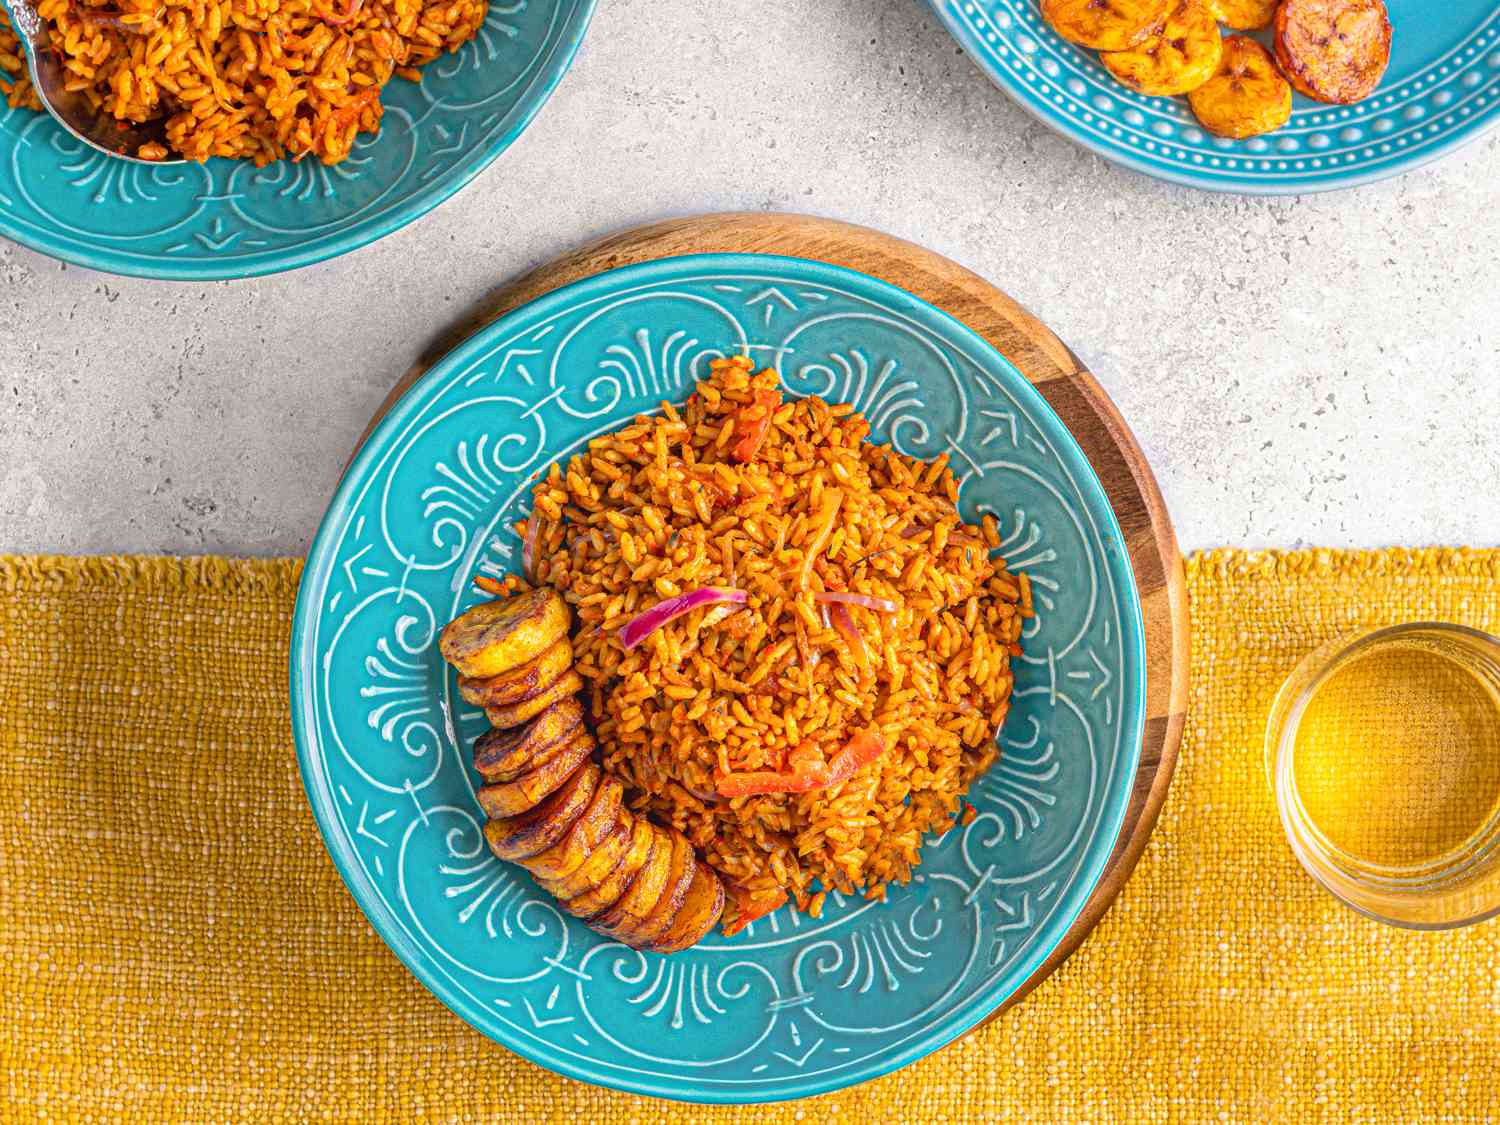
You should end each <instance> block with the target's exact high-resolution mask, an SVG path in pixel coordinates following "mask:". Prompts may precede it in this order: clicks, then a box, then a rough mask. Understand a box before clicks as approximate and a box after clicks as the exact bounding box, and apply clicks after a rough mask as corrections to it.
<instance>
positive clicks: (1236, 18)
mask: <svg viewBox="0 0 1500 1125" xmlns="http://www.w3.org/2000/svg"><path fill="white" fill-rule="evenodd" d="M1279 3H1281V0H1208V10H1209V12H1210V13H1211V14H1212V15H1213V17H1214V19H1216V20H1218V21H1219V22H1220V23H1222V24H1223V25H1224V26H1225V27H1228V28H1233V29H1234V30H1235V31H1258V30H1260V29H1261V28H1263V27H1267V26H1269V25H1270V23H1271V17H1272V16H1274V15H1275V14H1276V5H1277V4H1279Z"/></svg>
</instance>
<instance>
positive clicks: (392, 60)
mask: <svg viewBox="0 0 1500 1125" xmlns="http://www.w3.org/2000/svg"><path fill="white" fill-rule="evenodd" d="M488 9H489V0H451V2H449V3H443V2H440V0H435V2H426V0H317V2H313V0H41V4H40V7H39V11H40V13H41V15H42V17H43V18H44V19H45V20H47V22H48V33H49V39H50V45H51V47H52V49H54V50H57V51H60V52H61V53H62V55H63V60H64V66H65V67H66V69H67V72H68V74H69V81H68V88H69V89H71V90H75V91H81V92H82V93H83V94H84V95H85V96H86V97H87V98H88V99H89V101H90V102H91V103H92V104H93V105H95V106H98V107H102V108H103V109H104V110H105V111H107V112H108V113H111V114H113V115H114V116H115V117H116V118H117V119H119V120H122V121H133V122H137V123H139V122H144V121H149V120H153V119H156V118H159V117H166V118H167V125H166V135H167V145H168V148H162V146H160V145H146V146H143V148H142V149H141V151H140V152H139V153H138V154H137V155H139V156H141V157H143V158H145V159H157V160H159V159H163V158H165V157H166V156H167V155H168V154H169V153H168V149H170V150H171V151H175V152H177V153H180V154H181V155H182V156H185V157H186V158H188V159H189V160H200V161H201V160H207V159H208V158H209V157H210V156H227V157H238V158H243V159H247V160H254V161H255V162H256V163H257V164H265V163H268V162H269V161H272V160H277V159H279V158H281V157H283V156H291V157H294V158H300V157H302V156H306V155H307V154H309V153H311V154H312V155H314V156H316V157H318V158H319V159H320V160H322V161H323V162H324V163H325V164H337V163H338V162H339V161H341V160H343V159H344V158H345V157H346V156H348V155H349V149H350V147H351V146H352V145H353V144H354V140H355V137H356V136H357V135H358V134H359V133H361V132H369V133H373V132H376V131H377V130H379V128H380V118H381V114H382V112H383V107H382V106H381V104H380V91H381V88H382V87H383V86H384V85H385V84H386V82H387V81H389V80H390V78H391V76H392V75H393V74H397V75H400V76H402V77H404V78H413V79H414V78H415V77H416V72H417V68H418V67H420V66H422V65H423V64H424V63H428V62H431V61H432V60H433V59H435V58H437V57H438V56H439V55H440V54H442V53H443V52H444V51H452V50H456V49H457V48H458V47H459V46H460V45H462V44H464V43H466V42H468V41H469V40H470V39H472V38H474V36H475V35H476V34H477V33H478V31H479V27H480V25H481V24H482V23H483V22H484V18H485V14H486V12H487V11H488ZM7 75H9V80H7V79H6V76H7ZM0 91H3V92H4V93H5V95H6V97H7V98H8V100H9V101H10V104H11V105H13V106H24V107H28V108H31V109H40V108H41V104H40V102H38V100H37V97H36V92H35V90H33V89H32V86H31V80H30V78H29V77H28V76H27V74H26V70H25V64H24V60H23V57H22V54H21V50H20V47H19V44H18V43H17V41H16V37H15V34H14V32H13V31H12V29H11V26H10V24H9V22H8V21H7V20H6V19H5V17H4V13H3V12H0Z"/></svg>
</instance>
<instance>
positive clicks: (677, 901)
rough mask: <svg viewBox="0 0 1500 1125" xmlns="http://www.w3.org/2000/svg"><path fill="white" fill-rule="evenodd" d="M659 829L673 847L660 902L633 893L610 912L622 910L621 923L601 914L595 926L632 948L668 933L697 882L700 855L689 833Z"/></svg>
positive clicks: (643, 945) (642, 947)
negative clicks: (635, 900) (636, 899)
mask: <svg viewBox="0 0 1500 1125" xmlns="http://www.w3.org/2000/svg"><path fill="white" fill-rule="evenodd" d="M658 831H660V832H665V833H666V834H667V835H668V836H669V837H670V838H671V840H672V847H671V851H670V852H669V854H668V858H667V867H668V870H667V873H666V876H665V878H664V879H663V881H662V887H661V889H660V891H658V892H657V895H656V901H655V902H644V901H642V902H640V903H631V901H630V899H631V897H632V895H626V896H625V897H624V898H622V899H621V900H620V901H619V903H617V904H616V906H615V907H614V908H612V910H611V911H610V913H613V911H615V910H618V911H619V912H620V913H621V915H622V917H621V918H620V920H619V921H618V922H616V921H613V920H611V921H606V920H605V918H604V917H602V916H601V917H600V918H599V919H598V921H597V922H596V923H595V924H594V928H595V929H597V930H599V931H600V932H602V933H606V934H608V935H610V936H611V937H614V938H618V939H619V940H620V941H623V942H624V943H625V944H626V945H628V946H630V947H631V948H632V949H644V948H646V946H647V945H649V944H650V943H651V942H652V941H654V940H655V939H657V938H659V937H661V936H662V935H663V934H664V933H666V932H667V927H668V926H670V925H671V924H672V919H673V918H675V917H676V916H677V912H678V911H679V910H681V909H682V904H683V901H684V900H685V899H686V898H687V891H688V887H689V886H690V885H691V884H692V882H693V873H694V868H695V867H696V865H697V859H698V857H697V855H696V854H695V853H694V851H693V845H692V844H690V843H688V839H687V837H686V836H684V835H683V834H682V833H681V832H675V831H672V830H671V829H666V828H659V829H658ZM637 883H639V880H637ZM631 890H632V892H634V890H635V888H634V887H632V888H631Z"/></svg>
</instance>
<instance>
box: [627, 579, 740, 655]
mask: <svg viewBox="0 0 1500 1125" xmlns="http://www.w3.org/2000/svg"><path fill="white" fill-rule="evenodd" d="M749 597H750V595H748V594H747V593H745V591H744V590H728V589H725V588H724V587H722V586H704V587H702V588H701V589H697V590H689V591H688V592H687V593H685V594H678V595H677V596H676V597H675V598H668V599H666V601H662V602H657V603H656V605H654V606H652V607H651V608H650V609H648V610H647V611H646V612H645V613H642V614H639V615H637V616H635V617H632V618H631V619H630V620H629V621H627V622H625V624H624V625H622V626H620V647H621V648H623V649H625V651H627V652H629V651H630V650H631V649H633V648H635V646H636V645H638V644H640V643H641V642H642V641H644V640H645V639H646V638H647V637H649V636H650V635H651V634H652V633H654V632H656V631H657V630H658V629H660V628H661V627H662V626H663V625H665V624H666V623H667V622H669V621H672V620H674V619H676V618H678V617H681V616H682V615H683V614H684V613H692V612H693V610H695V609H701V608H702V607H703V606H706V605H714V604H716V603H718V602H735V603H737V604H739V605H744V604H745V602H746V601H747V600H749Z"/></svg>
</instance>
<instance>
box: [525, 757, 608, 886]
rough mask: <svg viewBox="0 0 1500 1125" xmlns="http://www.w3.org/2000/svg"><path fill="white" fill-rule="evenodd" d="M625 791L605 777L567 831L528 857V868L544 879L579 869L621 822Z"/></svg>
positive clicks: (537, 876)
mask: <svg viewBox="0 0 1500 1125" xmlns="http://www.w3.org/2000/svg"><path fill="white" fill-rule="evenodd" d="M624 793H625V787H624V785H622V784H621V783H620V782H619V781H618V780H617V779H615V778H613V777H605V778H604V779H603V780H602V781H601V782H600V783H599V787H598V788H597V789H595V790H594V799H593V800H592V801H590V802H589V807H588V808H586V809H584V810H583V813H582V815H580V816H579V818H578V819H577V820H576V821H575V822H574V824H573V827H572V829H570V830H569V832H568V834H567V835H566V836H564V837H563V838H562V839H561V840H559V841H558V842H557V843H555V844H553V845H552V846H551V847H550V848H548V849H547V850H546V851H544V852H539V853H537V854H536V855H534V856H532V857H531V858H530V859H528V860H527V861H526V869H527V870H528V871H530V872H531V873H532V875H534V876H536V878H538V879H541V880H558V879H563V878H565V877H566V876H568V875H571V874H572V873H573V872H574V871H577V870H578V869H579V868H580V867H582V866H583V865H584V863H585V862H586V861H587V860H588V858H589V856H591V855H593V854H594V852H595V850H596V849H597V848H598V847H599V845H600V844H602V843H603V842H604V841H605V839H606V838H607V837H608V836H609V834H610V833H611V832H612V831H614V830H615V826H616V825H617V824H619V821H620V809H621V808H622V807H623V798H624Z"/></svg>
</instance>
